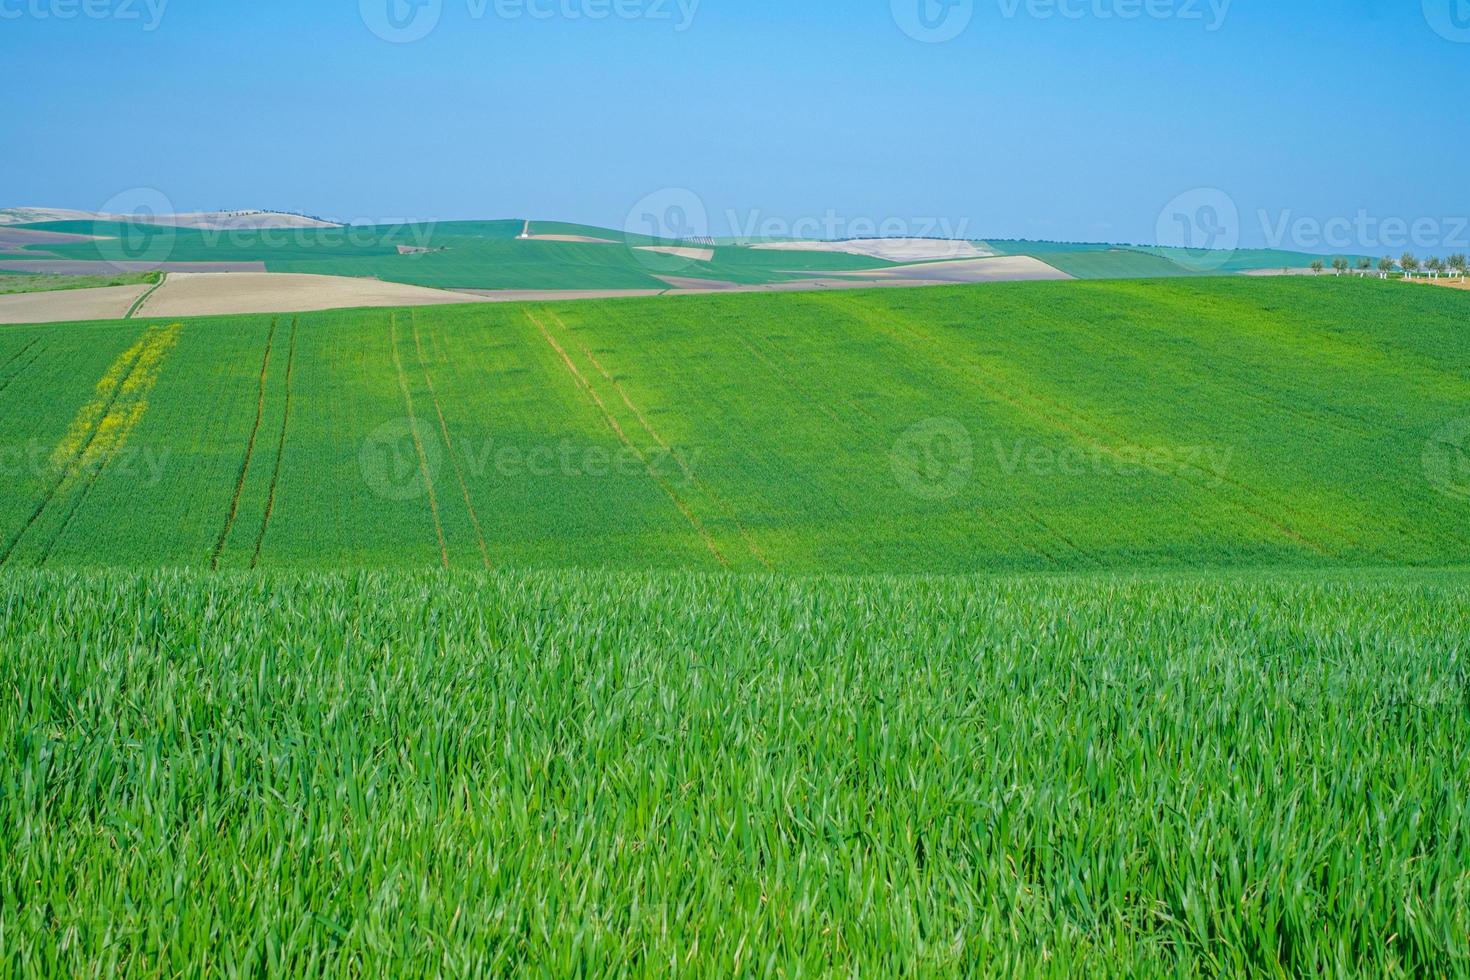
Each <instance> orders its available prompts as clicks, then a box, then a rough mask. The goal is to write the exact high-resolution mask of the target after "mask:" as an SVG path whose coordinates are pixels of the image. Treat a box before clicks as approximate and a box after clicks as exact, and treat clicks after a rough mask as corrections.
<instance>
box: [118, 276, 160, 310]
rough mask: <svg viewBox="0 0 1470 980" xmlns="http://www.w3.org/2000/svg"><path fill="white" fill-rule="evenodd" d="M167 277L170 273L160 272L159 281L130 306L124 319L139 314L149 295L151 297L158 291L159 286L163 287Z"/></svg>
mask: <svg viewBox="0 0 1470 980" xmlns="http://www.w3.org/2000/svg"><path fill="white" fill-rule="evenodd" d="M167 278H168V273H167V272H160V273H159V274H158V281H157V282H155V283H154V284H153V285H152V286H150V287H149V288H148V289H147V291H145V292H144V293H143V295H142V296H139V297H138V298H137V299H136V300H134V301H133V305H132V306H130V307H128V312H127V313H126V314H124V315H123V319H124V320H131V319H132V318H133V317H135V316H137V314H138V311H139V310H141V309H142V308H143V304H144V303H146V302H148V297H150V296H152V295H153V294H154V293H156V292H158V290H159V287H161V286H162V285H163V283H164V280H165V279H167Z"/></svg>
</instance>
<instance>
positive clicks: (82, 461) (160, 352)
mask: <svg viewBox="0 0 1470 980" xmlns="http://www.w3.org/2000/svg"><path fill="white" fill-rule="evenodd" d="M183 327H184V325H183V324H182V323H175V324H173V325H171V326H169V327H167V328H164V329H162V330H149V331H145V332H144V339H145V340H147V341H148V343H146V344H143V346H142V349H141V351H140V352H139V354H138V357H137V360H135V361H134V362H133V366H132V369H131V370H130V371H129V372H128V374H127V376H126V377H124V378H123V379H122V382H121V383H120V384H119V386H118V395H117V397H116V398H115V399H114V400H113V407H112V408H109V409H108V410H107V411H106V412H104V413H103V414H102V416H101V417H100V419H99V420H98V422H97V428H96V431H95V432H94V433H93V435H92V439H91V440H90V441H89V444H88V446H87V448H86V449H84V450H83V451H82V452H81V453H80V454H79V455H78V456H77V457H76V458H75V459H74V460H73V461H72V463H71V464H70V469H69V472H66V473H65V474H64V476H63V478H62V487H63V488H65V487H67V485H68V483H69V482H70V481H72V480H74V479H77V478H80V477H81V476H82V475H83V474H85V480H86V482H85V483H83V484H82V489H81V492H80V493H78V494H77V495H76V499H75V500H73V501H72V502H71V506H70V508H69V509H68V510H67V512H66V516H65V517H64V518H62V521H61V526H60V527H58V528H57V529H56V533H55V534H53V535H52V536H51V539H50V540H49V541H47V542H46V546H45V547H44V548H42V549H41V554H40V556H39V557H38V558H37V559H36V565H37V567H40V566H42V565H45V564H46V562H47V561H49V560H50V559H51V553H52V552H53V551H54V550H55V549H56V545H57V544H58V543H59V542H60V541H61V539H62V538H64V537H66V532H67V531H69V530H71V525H72V522H73V521H75V520H76V517H77V514H79V513H81V510H82V506H83V505H84V504H85V503H86V502H87V500H88V498H90V497H91V496H92V490H93V489H94V488H95V487H96V486H97V481H98V480H100V479H101V478H102V471H103V470H105V469H106V468H107V464H109V463H111V462H112V459H113V457H114V456H116V455H117V451H118V450H119V449H121V448H122V447H123V444H124V443H126V442H127V440H128V436H130V435H132V432H133V430H134V429H136V428H137V427H138V423H139V422H141V421H142V420H143V416H144V415H145V414H146V413H147V411H148V393H149V392H150V391H152V390H153V387H154V385H156V384H157V383H158V376H159V374H161V373H162V371H163V362H164V359H165V358H166V357H168V352H169V351H170V350H171V349H172V348H173V346H174V344H176V343H178V339H179V331H181V330H182V329H183ZM140 343H141V342H140ZM125 395H126V396H131V397H132V399H133V400H132V401H131V402H129V401H127V400H125V399H124V397H123V396H125ZM119 403H121V404H119ZM119 408H120V409H121V410H122V411H123V412H124V413H125V414H123V415H121V416H118V415H117V414H116V412H117V410H118V409H119ZM109 421H111V423H112V424H111V426H109V425H108V423H109ZM104 429H108V430H109V431H108V433H107V436H106V441H105V442H103V444H102V445H101V446H100V448H99V447H98V446H97V441H98V439H99V438H101V437H102V431H103V430H104ZM94 449H96V450H97V458H96V459H95V460H93V465H92V466H91V467H88V466H87V462H88V457H89V456H91V455H92V453H93V450H94Z"/></svg>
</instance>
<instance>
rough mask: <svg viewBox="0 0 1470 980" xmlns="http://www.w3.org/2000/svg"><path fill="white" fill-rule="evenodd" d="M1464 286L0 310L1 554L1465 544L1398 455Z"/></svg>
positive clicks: (1432, 428) (674, 554)
mask: <svg viewBox="0 0 1470 980" xmlns="http://www.w3.org/2000/svg"><path fill="white" fill-rule="evenodd" d="M1465 301H1466V297H1465V296H1464V295H1462V294H1460V293H1458V292H1454V291H1451V290H1429V289H1420V290H1410V289H1406V288H1404V287H1402V286H1401V285H1398V284H1390V283H1383V282H1378V281H1362V280H1352V281H1345V280H1337V279H1332V280H1331V281H1328V280H1326V279H1323V280H1300V279H1298V280H1270V281H1251V280H1243V279H1241V280H1237V279H1202V280H1172V281H1162V280H1160V281H1148V282H1105V283H1077V282H1061V283H1018V284H998V285H993V286H987V287H984V288H975V287H955V288H937V289H927V290H889V291H882V290H874V291H862V292H846V293H829V294H800V295H744V296H730V297H688V298H664V299H650V300H615V301H607V302H598V303H575V304H564V305H536V306H515V305H509V306H494V307H488V308H487V307H483V306H482V307H444V308H429V309H421V310H418V311H397V312H395V311H389V310H373V311H342V312H331V313H318V314H303V315H300V316H246V317H231V318H214V319H199V320H195V321H191V322H187V323H183V324H176V325H175V324H168V323H164V322H157V323H155V322H137V321H129V322H122V323H99V324H90V325H78V326H71V327H57V326H37V327H7V328H4V329H3V330H0V409H3V413H0V454H3V457H0V459H3V461H5V462H6V464H7V465H4V466H0V491H3V492H0V561H3V562H4V564H6V565H7V566H9V567H26V566H31V565H37V564H50V565H54V564H105V565H124V566H141V567H151V566H156V565H168V566H193V567H199V566H209V565H212V564H218V565H219V566H220V567H224V568H229V567H250V566H256V567H293V568H303V567H306V568H335V567H339V566H340V565H342V564H343V563H347V564H351V565H354V566H367V567H402V566H408V567H425V566H433V565H444V564H446V563H447V564H448V565H450V566H451V567H456V568H483V567H485V566H487V565H488V566H491V567H495V568H542V567H567V566H576V567H607V568H625V569H646V568H652V567H660V568H662V567H677V568H704V569H708V570H719V569H721V568H729V569H732V570H737V571H739V570H767V569H770V570H776V571H793V572H847V573H853V572H863V573H866V572H874V573H884V572H943V573H961V572H973V571H987V570H989V571H996V570H1013V571H1024V570H1033V571H1046V570H1069V569H1079V568H1081V569H1088V568H1124V569H1132V568H1169V567H1178V568H1194V567H1199V566H1201V565H1206V566H1212V567H1223V566H1233V567H1262V566H1275V567H1344V568H1346V567H1367V566H1379V565H1415V566H1431V565H1453V564H1460V563H1462V562H1464V560H1465V559H1466V556H1467V553H1470V497H1467V495H1466V494H1465V493H1463V492H1460V491H1461V490H1462V485H1463V484H1464V483H1465V482H1466V481H1465V478H1464V475H1463V474H1462V473H1460V472H1459V471H1458V470H1457V469H1456V467H1457V465H1458V464H1457V462H1456V460H1455V458H1454V457H1453V456H1452V455H1444V454H1440V455H1438V456H1435V457H1434V459H1435V460H1439V459H1441V457H1442V458H1443V460H1444V466H1442V467H1439V468H1438V469H1435V468H1434V467H1432V466H1429V467H1427V464H1426V458H1427V456H1426V454H1427V453H1428V452H1429V447H1431V446H1432V445H1434V440H1435V438H1436V436H1437V433H1440V432H1442V431H1444V430H1446V427H1447V426H1452V425H1453V424H1455V423H1457V422H1458V421H1459V420H1462V419H1464V418H1465V415H1466V412H1467V408H1466V406H1467V404H1470V370H1467V368H1470V347H1467V345H1466V343H1465V326H1464V324H1465V309H1466V307H1465ZM165 335H166V336H165ZM156 345H162V349H161V350H160V351H159V352H158V359H157V363H154V362H153V361H151V360H149V358H150V357H152V355H151V354H147V355H146V356H145V354H143V353H140V350H142V349H144V348H146V349H148V350H152V347H153V346H156ZM140 358H141V362H140V360H139V359H140ZM135 363H141V366H140V367H138V368H137V369H136V370H135V369H134V367H133V365H134V364H135ZM130 372H131V373H130ZM410 419H411V420H412V421H410ZM1446 452H1448V447H1447V448H1446Z"/></svg>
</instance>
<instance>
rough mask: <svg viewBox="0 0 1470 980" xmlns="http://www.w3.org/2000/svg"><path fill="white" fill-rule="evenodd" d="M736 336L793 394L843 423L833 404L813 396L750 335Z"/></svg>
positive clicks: (831, 418) (832, 419) (830, 418)
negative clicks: (825, 402) (757, 344)
mask: <svg viewBox="0 0 1470 980" xmlns="http://www.w3.org/2000/svg"><path fill="white" fill-rule="evenodd" d="M735 337H736V339H737V340H739V341H740V343H742V344H744V345H745V349H746V350H748V351H750V353H751V354H752V355H753V356H754V357H755V359H756V360H758V361H760V362H761V364H762V365H764V366H765V368H766V370H767V371H770V372H771V373H772V374H774V375H775V376H776V378H777V379H778V380H779V381H780V382H781V383H782V384H784V385H785V386H786V387H788V388H790V389H791V393H792V394H794V395H796V397H797V398H799V399H801V400H802V401H803V402H805V403H806V404H807V405H808V406H810V407H812V408H815V409H816V410H817V411H819V412H821V413H822V414H823V415H825V416H826V417H827V418H828V419H829V420H831V421H832V422H833V423H834V424H836V425H841V424H842V419H841V418H840V417H839V416H838V415H837V413H836V412H834V411H832V408H831V406H829V405H826V404H823V403H822V402H820V401H818V400H817V399H816V398H813V397H812V395H811V392H809V391H807V390H806V389H805V388H803V387H802V386H801V385H799V384H797V383H796V381H795V380H794V379H793V378H792V377H791V375H790V372H788V371H786V370H785V369H784V368H782V367H781V366H780V365H779V364H777V363H776V362H775V361H773V360H771V359H770V358H769V357H767V356H766V354H765V353H764V352H763V351H762V350H761V349H760V348H759V347H757V346H756V345H755V343H754V342H753V341H752V340H751V339H750V338H749V337H746V336H745V335H744V334H742V333H738V332H737V333H736V334H735Z"/></svg>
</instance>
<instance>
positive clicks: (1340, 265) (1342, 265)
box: [1332, 256, 1348, 276]
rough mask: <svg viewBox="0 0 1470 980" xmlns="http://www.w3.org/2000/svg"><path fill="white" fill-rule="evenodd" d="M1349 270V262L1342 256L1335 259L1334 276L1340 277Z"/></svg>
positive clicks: (1333, 264)
mask: <svg viewBox="0 0 1470 980" xmlns="http://www.w3.org/2000/svg"><path fill="white" fill-rule="evenodd" d="M1347 270H1348V260H1347V259H1345V258H1343V257H1342V256H1338V257H1337V258H1335V259H1333V260H1332V274H1333V275H1335V276H1340V275H1342V274H1343V273H1344V272H1346V271H1347Z"/></svg>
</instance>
